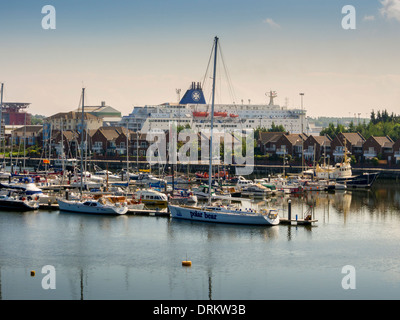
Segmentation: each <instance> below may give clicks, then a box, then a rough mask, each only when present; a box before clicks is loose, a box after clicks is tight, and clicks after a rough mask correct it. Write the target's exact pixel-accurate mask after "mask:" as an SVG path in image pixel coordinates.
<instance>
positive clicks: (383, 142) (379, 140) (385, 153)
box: [363, 136, 394, 163]
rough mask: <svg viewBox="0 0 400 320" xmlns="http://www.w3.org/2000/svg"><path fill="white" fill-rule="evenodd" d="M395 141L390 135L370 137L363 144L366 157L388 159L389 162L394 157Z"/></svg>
mask: <svg viewBox="0 0 400 320" xmlns="http://www.w3.org/2000/svg"><path fill="white" fill-rule="evenodd" d="M393 145H394V141H393V140H392V139H391V138H390V137H388V136H385V137H374V136H371V137H369V138H368V139H367V140H366V141H365V142H364V145H363V155H364V158H365V159H372V158H375V157H377V158H379V159H381V160H387V161H388V162H389V163H390V162H391V161H392V157H393Z"/></svg>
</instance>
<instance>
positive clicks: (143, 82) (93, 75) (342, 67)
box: [0, 0, 400, 117]
mask: <svg viewBox="0 0 400 320" xmlns="http://www.w3.org/2000/svg"><path fill="white" fill-rule="evenodd" d="M349 4H350V5H353V6H354V7H355V10H356V29H348V30H347V29H344V28H343V27H342V19H343V18H344V17H346V14H343V13H342V8H343V7H344V6H345V5H349ZM45 5H53V6H54V8H55V9H56V29H55V30H45V29H43V28H42V18H43V17H45V14H42V12H41V11H42V7H43V6H45ZM0 10H1V11H0V41H1V43H0V46H1V50H0V82H4V84H5V88H4V89H5V90H4V101H18V102H30V103H32V104H31V106H30V108H29V112H30V113H32V114H42V115H46V116H49V115H52V114H54V113H57V112H62V111H71V110H74V109H76V108H77V107H78V106H79V101H80V94H81V88H82V86H84V87H85V88H86V94H87V95H86V104H87V105H99V104H100V102H101V101H106V103H107V104H108V105H111V106H112V107H114V108H116V109H117V110H120V111H121V112H122V114H123V115H127V114H129V113H130V112H131V111H132V108H133V105H146V104H160V103H164V102H176V101H177V94H176V91H175V90H176V89H177V88H180V89H182V93H181V96H182V95H183V93H184V91H185V90H186V89H187V88H188V87H189V85H190V83H191V82H192V81H202V80H203V77H204V75H205V72H206V68H207V64H208V60H209V57H210V53H211V48H212V44H213V39H214V37H215V36H218V37H219V39H220V43H221V48H222V53H223V57H224V62H225V66H226V68H227V70H228V72H229V79H230V81H231V84H232V86H233V92H234V96H232V95H229V92H226V94H225V93H224V92H223V86H221V93H220V94H219V95H218V99H217V102H218V103H232V102H233V100H235V102H236V103H241V100H242V99H243V100H244V101H245V102H246V103H247V102H248V100H249V99H250V100H251V103H266V102H268V99H267V97H266V96H265V93H266V92H267V91H269V90H274V91H276V92H277V93H278V98H277V99H276V101H275V102H276V103H279V104H281V105H284V104H285V103H288V106H289V107H300V96H299V93H300V92H304V93H305V95H304V107H305V109H307V111H308V115H310V116H349V115H351V116H354V114H358V113H360V114H361V117H365V116H367V115H368V116H369V114H370V112H371V110H372V109H375V110H379V109H387V110H388V111H389V112H395V113H400V57H399V53H400V0H351V1H350V0H346V1H339V0H330V1H324V0H280V1H278V0H276V1H269V0H246V1H244V0H146V1H145V0H129V1H128V0H115V1H111V0H85V1H76V0H68V1H66V0H63V1H61V0H58V1H57V0H46V1H41V0H14V1H2V4H1V6H0ZM220 66H221V64H220ZM222 76H223V74H221V77H222ZM221 81H224V80H221ZM227 91H228V90H227Z"/></svg>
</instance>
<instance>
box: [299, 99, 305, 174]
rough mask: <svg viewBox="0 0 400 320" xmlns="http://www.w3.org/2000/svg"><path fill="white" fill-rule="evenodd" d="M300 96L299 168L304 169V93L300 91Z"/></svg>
mask: <svg viewBox="0 0 400 320" xmlns="http://www.w3.org/2000/svg"><path fill="white" fill-rule="evenodd" d="M300 97H301V115H300V117H301V133H300V137H301V170H304V139H303V133H304V130H303V97H304V93H303V92H301V93H300Z"/></svg>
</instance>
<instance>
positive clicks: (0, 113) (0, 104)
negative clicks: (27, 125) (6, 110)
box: [0, 83, 6, 170]
mask: <svg viewBox="0 0 400 320" xmlns="http://www.w3.org/2000/svg"><path fill="white" fill-rule="evenodd" d="M3 89H4V83H1V97H0V99H1V100H0V135H1V141H2V142H3V144H4V156H3V160H4V161H3V170H5V169H6V139H5V129H4V134H3V132H2V129H3V126H2V121H3Z"/></svg>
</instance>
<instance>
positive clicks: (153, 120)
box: [149, 119, 190, 122]
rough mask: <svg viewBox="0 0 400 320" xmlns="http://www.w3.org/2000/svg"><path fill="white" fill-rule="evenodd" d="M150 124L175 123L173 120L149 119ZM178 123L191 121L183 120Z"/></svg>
mask: <svg viewBox="0 0 400 320" xmlns="http://www.w3.org/2000/svg"><path fill="white" fill-rule="evenodd" d="M149 121H150V122H171V121H173V120H172V119H166V120H164V119H149ZM178 122H190V120H183V119H178Z"/></svg>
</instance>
